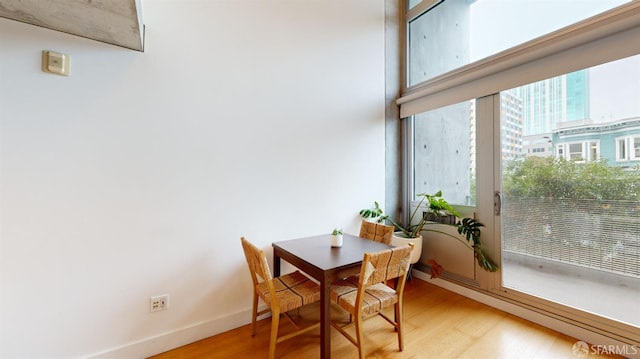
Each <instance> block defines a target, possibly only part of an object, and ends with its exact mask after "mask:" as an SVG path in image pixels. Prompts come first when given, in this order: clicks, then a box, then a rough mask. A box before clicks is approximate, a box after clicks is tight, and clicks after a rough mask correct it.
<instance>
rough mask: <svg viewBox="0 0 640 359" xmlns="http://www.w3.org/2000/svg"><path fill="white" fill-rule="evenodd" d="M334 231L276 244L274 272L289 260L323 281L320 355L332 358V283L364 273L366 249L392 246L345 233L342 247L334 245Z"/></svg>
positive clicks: (321, 283)
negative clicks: (363, 262) (363, 265)
mask: <svg viewBox="0 0 640 359" xmlns="http://www.w3.org/2000/svg"><path fill="white" fill-rule="evenodd" d="M330 237H331V236H330V234H323V235H318V236H313V237H305V238H299V239H292V240H286V241H281V242H274V243H272V246H273V268H274V275H275V276H279V275H280V268H281V260H285V261H287V262H288V263H290V264H292V265H293V266H295V267H297V268H298V269H300V270H301V271H303V272H305V273H306V274H308V275H309V276H310V277H312V278H314V279H316V280H317V281H318V282H320V357H321V358H331V322H330V320H331V283H332V282H334V281H335V280H337V279H340V278H345V277H347V276H349V275H353V274H357V273H359V272H360V266H361V264H362V259H363V256H364V253H365V252H377V251H381V250H384V249H388V248H391V247H392V246H390V245H387V244H384V243H379V242H375V241H372V240H369V239H364V238H360V237H358V236H354V235H350V234H344V235H343V244H342V247H338V248H334V247H331V239H330Z"/></svg>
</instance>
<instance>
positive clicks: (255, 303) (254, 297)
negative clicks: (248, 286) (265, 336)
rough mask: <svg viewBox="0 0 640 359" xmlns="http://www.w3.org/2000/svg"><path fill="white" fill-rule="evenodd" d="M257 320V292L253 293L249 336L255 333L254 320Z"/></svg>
mask: <svg viewBox="0 0 640 359" xmlns="http://www.w3.org/2000/svg"><path fill="white" fill-rule="evenodd" d="M257 320H258V294H257V293H255V292H254V293H253V311H252V314H251V336H254V335H256V321H257Z"/></svg>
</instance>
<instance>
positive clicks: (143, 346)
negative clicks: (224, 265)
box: [85, 309, 261, 359]
mask: <svg viewBox="0 0 640 359" xmlns="http://www.w3.org/2000/svg"><path fill="white" fill-rule="evenodd" d="M259 319H261V318H259ZM250 322H251V310H250V309H248V310H244V311H242V312H238V313H234V314H230V315H226V316H224V317H219V318H215V319H210V320H207V321H204V322H201V323H198V324H195V325H191V326H188V327H185V328H181V329H177V330H173V331H171V332H167V333H163V334H159V335H156V336H153V337H148V338H145V339H142V340H139V341H136V342H132V343H129V344H125V345H122V346H118V347H114V348H110V349H107V350H104V351H101V352H99V353H94V354H91V355H87V356H86V357H85V358H88V359H119V358H148V357H150V356H153V355H156V354H160V353H164V352H166V351H169V350H171V349H175V348H178V347H181V346H183V345H187V344H190V343H193V342H196V341H198V340H202V339H205V338H208V337H211V336H213V335H216V334H220V333H224V332H226V331H229V330H231V329H235V328H238V327H241V326H243V325H246V324H248V323H250Z"/></svg>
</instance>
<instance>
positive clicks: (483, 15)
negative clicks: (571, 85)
mask: <svg viewBox="0 0 640 359" xmlns="http://www.w3.org/2000/svg"><path fill="white" fill-rule="evenodd" d="M626 2H628V0H603V1H593V0H572V1H544V2H539V1H504V0H477V1H467V0H445V1H433V0H425V1H418V0H409V1H408V8H409V10H410V11H409V17H410V21H409V22H408V25H409V33H408V42H409V63H408V65H409V67H408V68H409V71H408V85H409V86H414V85H416V84H418V83H420V82H423V81H426V80H429V79H432V78H434V77H437V76H439V75H442V74H444V73H446V72H449V71H451V70H455V69H457V68H460V67H462V66H465V65H467V64H470V63H472V62H475V61H478V60H481V59H484V58H487V57H488V56H491V55H494V54H497V53H499V52H501V51H503V50H507V49H509V48H511V47H514V46H517V45H520V44H522V43H524V42H526V41H529V40H532V39H534V38H536V37H538V36H541V35H544V34H547V33H550V32H552V31H555V30H558V29H560V28H562V27H564V26H567V25H570V24H573V23H576V22H578V21H580V20H583V19H586V18H588V17H591V16H593V15H596V14H598V13H601V12H603V11H605V10H608V9H611V8H613V7H615V6H618V5H621V4H624V3H626ZM418 5H420V6H418ZM425 8H427V9H428V11H424V9H425ZM412 10H413V11H412ZM496 19H500V21H496ZM541 19H544V21H541ZM578 81H579V79H578ZM551 86H552V87H557V86H562V84H561V83H555V84H551ZM537 91H541V92H546V91H555V89H553V88H547V87H540V88H538V89H537ZM568 100H569V101H571V100H572V99H571V97H569V98H568ZM554 105H555V106H562V104H561V103H556V104H554Z"/></svg>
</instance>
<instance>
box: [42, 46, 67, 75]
mask: <svg viewBox="0 0 640 359" xmlns="http://www.w3.org/2000/svg"><path fill="white" fill-rule="evenodd" d="M42 71H44V72H48V73H52V74H56V75H62V76H69V55H66V54H61V53H58V52H53V51H42Z"/></svg>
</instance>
